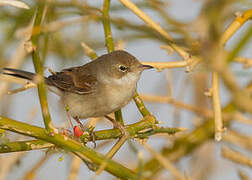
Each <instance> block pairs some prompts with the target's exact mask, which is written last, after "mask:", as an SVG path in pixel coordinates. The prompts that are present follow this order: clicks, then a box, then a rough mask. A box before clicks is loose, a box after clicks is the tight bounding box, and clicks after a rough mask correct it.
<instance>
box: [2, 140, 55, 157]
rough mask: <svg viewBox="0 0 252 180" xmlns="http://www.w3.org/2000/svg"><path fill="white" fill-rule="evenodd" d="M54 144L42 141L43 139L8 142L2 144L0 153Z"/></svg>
mask: <svg viewBox="0 0 252 180" xmlns="http://www.w3.org/2000/svg"><path fill="white" fill-rule="evenodd" d="M53 146H54V145H53V144H51V143H48V142H45V141H42V140H30V141H17V142H7V143H2V144H0V154H1V153H10V152H19V151H31V150H38V149H46V148H50V147H53Z"/></svg>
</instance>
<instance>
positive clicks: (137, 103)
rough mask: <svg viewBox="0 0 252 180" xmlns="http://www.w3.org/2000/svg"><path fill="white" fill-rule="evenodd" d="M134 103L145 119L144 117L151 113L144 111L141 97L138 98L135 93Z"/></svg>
mask: <svg viewBox="0 0 252 180" xmlns="http://www.w3.org/2000/svg"><path fill="white" fill-rule="evenodd" d="M133 98H134V101H135V103H136V105H137V108H138V110H139V111H140V112H141V114H142V115H143V116H144V117H145V116H150V115H151V113H150V112H149V111H148V110H147V109H146V107H145V105H144V103H143V101H142V99H141V97H140V96H139V94H138V93H137V92H136V94H135V95H134V97H133Z"/></svg>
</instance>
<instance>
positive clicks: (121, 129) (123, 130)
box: [104, 115, 127, 136]
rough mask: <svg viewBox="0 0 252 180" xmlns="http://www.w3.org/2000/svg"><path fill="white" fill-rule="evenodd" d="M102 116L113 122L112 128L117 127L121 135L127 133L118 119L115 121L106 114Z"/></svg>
mask: <svg viewBox="0 0 252 180" xmlns="http://www.w3.org/2000/svg"><path fill="white" fill-rule="evenodd" d="M104 117H105V118H107V119H108V120H110V121H111V122H112V123H113V125H114V128H117V129H119V130H120V131H121V133H122V136H125V135H126V134H127V131H126V129H125V127H124V126H123V125H122V124H120V123H119V122H118V121H116V120H115V119H113V118H111V117H109V116H108V115H105V116H104Z"/></svg>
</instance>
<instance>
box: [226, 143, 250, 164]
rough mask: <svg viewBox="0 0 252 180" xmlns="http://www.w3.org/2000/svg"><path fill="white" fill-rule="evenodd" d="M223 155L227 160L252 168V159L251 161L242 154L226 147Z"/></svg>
mask: <svg viewBox="0 0 252 180" xmlns="http://www.w3.org/2000/svg"><path fill="white" fill-rule="evenodd" d="M221 154H222V156H223V157H224V158H226V159H229V160H231V161H233V162H235V163H238V164H242V165H245V166H248V167H251V168H252V159H249V158H248V157H246V156H244V155H243V154H241V153H240V152H237V151H234V150H232V149H229V148H227V147H224V148H222V151H221Z"/></svg>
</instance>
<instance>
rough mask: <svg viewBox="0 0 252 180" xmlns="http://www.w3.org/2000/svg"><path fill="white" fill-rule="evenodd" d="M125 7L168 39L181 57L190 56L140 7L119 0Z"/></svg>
mask: <svg viewBox="0 0 252 180" xmlns="http://www.w3.org/2000/svg"><path fill="white" fill-rule="evenodd" d="M119 1H120V2H121V3H122V4H123V5H124V6H125V7H127V8H129V9H130V10H131V11H132V12H133V13H135V14H136V15H137V16H138V17H139V18H141V19H142V20H143V21H144V22H145V23H146V24H147V25H148V26H150V27H151V28H152V29H154V30H155V31H156V32H158V33H159V34H160V35H161V36H162V37H164V38H165V39H166V40H168V44H169V45H170V46H171V47H172V48H173V49H174V50H175V51H176V52H177V53H178V54H179V55H180V56H181V57H183V59H185V60H187V59H189V58H190V56H189V54H188V53H187V52H186V51H184V50H183V49H182V48H181V47H179V46H178V45H176V44H174V42H173V39H172V37H171V36H170V35H169V34H168V33H167V32H166V31H165V30H164V29H163V28H162V27H161V26H160V25H159V24H157V23H156V22H154V21H153V20H152V19H151V18H150V17H149V16H148V15H147V14H145V13H144V12H143V11H142V10H141V9H139V8H138V7H137V6H136V5H135V4H134V3H132V2H131V1H130V0H119Z"/></svg>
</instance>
